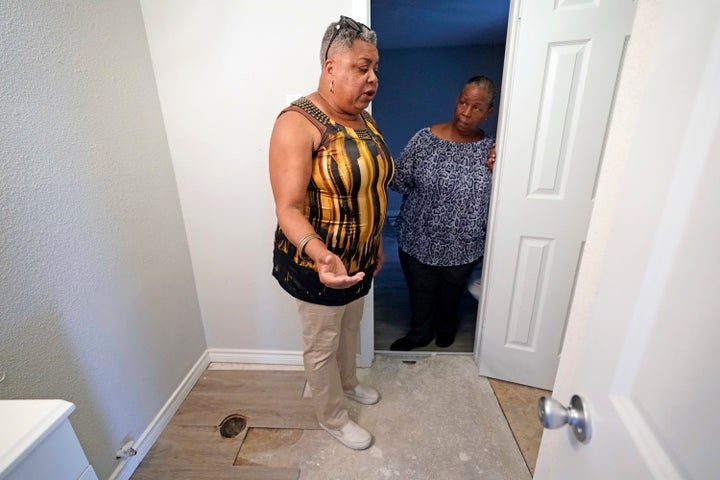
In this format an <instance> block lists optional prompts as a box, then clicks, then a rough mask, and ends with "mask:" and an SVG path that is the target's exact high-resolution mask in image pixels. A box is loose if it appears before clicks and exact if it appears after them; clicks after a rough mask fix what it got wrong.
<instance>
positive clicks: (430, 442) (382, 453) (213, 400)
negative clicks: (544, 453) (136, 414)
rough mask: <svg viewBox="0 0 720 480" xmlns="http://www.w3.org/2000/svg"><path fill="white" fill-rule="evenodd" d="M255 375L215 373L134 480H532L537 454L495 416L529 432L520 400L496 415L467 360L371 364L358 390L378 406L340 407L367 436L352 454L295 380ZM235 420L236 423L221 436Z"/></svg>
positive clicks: (487, 389)
mask: <svg viewBox="0 0 720 480" xmlns="http://www.w3.org/2000/svg"><path fill="white" fill-rule="evenodd" d="M238 368H240V370H238ZM256 368H262V369H263V370H257V369H253V366H247V365H222V364H220V365H218V364H213V365H211V367H210V368H209V369H208V370H207V371H206V372H205V374H204V375H203V377H202V378H201V379H200V380H199V381H198V383H197V384H196V385H195V387H194V388H193V390H192V391H191V392H190V394H189V395H188V397H187V398H186V399H185V401H184V402H183V404H182V405H181V407H180V408H179V410H178V412H177V413H176V414H175V416H174V417H173V419H172V420H171V422H170V424H169V425H168V426H167V428H166V429H165V431H164V432H163V433H162V435H161V436H160V438H159V439H158V441H157V442H156V444H155V445H154V446H153V447H152V449H151V450H150V452H149V453H148V455H147V456H146V457H145V459H144V460H143V461H142V463H141V464H140V466H139V467H138V469H137V471H136V472H135V474H134V475H133V477H132V478H133V479H135V480H139V479H171V478H172V479H178V478H182V479H220V480H222V479H226V478H234V479H254V480H258V479H274V480H285V479H288V480H289V479H292V480H326V479H327V480H330V479H337V478H343V479H345V478H347V479H356V478H358V479H359V478H366V479H385V478H398V479H413V480H441V479H447V480H465V479H470V478H480V477H481V478H485V479H498V480H500V479H502V480H507V479H513V480H514V479H518V480H525V479H530V478H531V471H532V469H533V467H534V458H535V457H534V454H535V453H536V451H535V453H532V452H531V453H530V455H528V454H527V452H521V448H520V447H519V446H518V443H517V442H516V439H517V438H518V433H517V432H518V431H519V430H516V431H511V429H510V426H509V425H508V421H506V417H505V415H503V411H505V412H506V414H507V413H508V412H512V414H513V415H516V414H519V417H518V418H520V421H521V423H522V422H526V423H533V422H531V421H530V419H529V418H523V414H522V413H521V412H522V411H523V408H522V406H520V405H519V404H518V400H519V399H520V397H519V396H515V397H513V396H512V395H509V396H504V397H503V396H502V395H501V396H499V397H498V399H500V398H505V401H506V402H507V401H510V402H511V403H513V404H514V406H509V405H510V403H506V405H503V409H502V410H501V408H500V405H499V404H498V400H497V399H496V396H495V394H494V392H493V389H492V388H491V386H490V382H489V381H488V380H487V379H486V378H484V377H479V376H478V375H477V368H476V366H475V364H474V362H473V360H472V357H471V356H468V355H428V356H425V357H424V358H420V359H418V360H416V361H408V360H403V359H401V358H397V357H393V356H386V355H378V356H377V357H376V360H375V363H374V365H373V366H372V367H371V368H368V369H360V370H359V371H358V372H359V373H358V375H359V376H360V379H361V381H363V382H366V383H368V384H371V385H374V386H376V387H377V388H378V389H379V390H380V392H381V394H382V399H381V401H380V402H379V403H378V404H376V405H371V406H364V405H359V404H357V403H355V402H351V401H349V400H348V401H347V402H348V403H347V404H348V407H349V409H350V414H351V417H353V418H354V419H356V420H358V421H359V423H361V424H362V425H364V426H366V427H367V428H368V429H369V430H370V431H371V432H372V433H373V435H374V443H373V445H372V446H371V447H370V448H369V449H368V450H365V451H360V452H358V451H353V450H350V449H348V448H346V447H344V446H342V445H341V444H340V443H339V442H337V441H336V440H335V439H333V438H332V437H330V436H329V435H328V434H327V433H326V432H324V431H322V430H319V427H318V426H317V423H316V421H315V418H314V414H313V412H312V408H311V405H310V399H309V398H307V396H306V395H304V394H303V392H304V386H305V381H304V373H303V372H302V370H301V369H299V368H298V367H276V368H275V369H274V370H268V368H270V367H269V366H267V365H265V366H257V367H256ZM280 368H286V369H285V370H281V369H280ZM287 368H291V369H290V370H287ZM534 402H536V399H534ZM532 410H533V416H534V415H535V414H534V410H535V409H534V407H533V408H532ZM232 415H236V416H242V418H240V417H238V418H239V420H238V421H236V422H233V421H230V422H226V423H225V424H224V428H221V425H223V420H224V419H226V418H227V417H229V416H232ZM509 418H511V417H510V416H508V419H509ZM532 420H533V421H534V423H535V424H538V422H537V420H536V419H534V418H533V419H532ZM538 425H539V424H538ZM223 435H225V437H226V438H224V437H223ZM538 440H539V437H538ZM536 445H537V444H535V445H534V446H533V447H532V448H533V449H535V450H536V448H537V446H536ZM523 455H524V456H523ZM526 461H527V462H529V463H526Z"/></svg>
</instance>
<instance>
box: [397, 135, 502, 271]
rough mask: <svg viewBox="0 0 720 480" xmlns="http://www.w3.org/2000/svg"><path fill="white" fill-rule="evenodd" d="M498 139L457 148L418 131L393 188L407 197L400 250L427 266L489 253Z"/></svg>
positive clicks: (402, 213)
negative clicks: (492, 156)
mask: <svg viewBox="0 0 720 480" xmlns="http://www.w3.org/2000/svg"><path fill="white" fill-rule="evenodd" d="M493 143H494V139H492V138H488V137H486V138H484V139H482V140H480V141H478V142H473V143H455V142H450V141H448V140H443V139H441V138H439V137H437V136H435V135H434V134H433V133H432V132H431V131H430V128H427V127H426V128H423V129H422V130H420V131H418V132H417V133H416V134H415V135H414V136H413V137H412V138H411V139H410V141H409V142H408V144H407V145H406V146H405V148H404V149H403V151H402V153H401V154H400V158H399V159H397V161H396V162H395V176H394V177H393V179H392V182H391V183H390V188H392V189H393V190H395V191H397V192H400V193H402V194H403V200H402V205H401V207H400V215H399V217H398V220H397V225H396V230H397V237H398V246H399V247H400V249H402V250H403V251H404V252H405V253H408V254H410V255H411V256H413V257H415V258H416V259H417V260H419V261H421V262H422V263H425V264H427V265H436V266H455V265H463V264H467V263H471V262H473V261H475V260H477V259H479V258H480V257H482V256H483V254H484V252H485V228H486V226H487V217H488V205H489V203H490V189H491V185H492V172H491V171H490V169H489V168H487V166H486V165H485V161H486V160H487V157H488V154H489V153H490V149H491V148H492V146H493Z"/></svg>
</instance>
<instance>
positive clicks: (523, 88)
mask: <svg viewBox="0 0 720 480" xmlns="http://www.w3.org/2000/svg"><path fill="white" fill-rule="evenodd" d="M635 6H636V3H635V2H634V1H633V0H604V1H600V2H598V1H595V0H514V1H512V2H511V12H510V21H509V24H510V28H509V33H508V45H507V53H506V60H505V71H504V74H503V92H502V98H501V107H500V120H501V124H500V126H499V137H498V152H499V154H498V166H497V168H496V172H495V175H494V177H495V178H494V179H493V203H492V207H491V208H492V215H491V219H490V224H489V226H488V241H487V248H486V261H485V268H484V273H483V292H482V299H483V301H482V302H481V306H480V310H479V312H478V328H477V331H478V332H481V333H480V335H477V338H476V346H475V355H476V360H477V362H478V364H479V368H480V374H481V375H485V376H489V377H495V378H501V379H504V380H509V381H512V382H516V383H521V384H524V385H532V386H535V387H541V388H545V389H549V388H550V387H551V386H552V384H553V381H554V379H555V373H556V370H557V364H558V360H559V356H560V346H561V344H562V340H563V336H564V331H565V324H566V320H567V317H568V312H569V306H570V302H571V299H572V296H573V290H574V285H575V280H576V275H577V271H578V267H579V262H580V258H581V255H582V252H583V246H584V241H585V235H586V233H587V228H588V223H589V219H590V214H591V211H592V207H593V197H594V193H595V185H596V181H597V173H598V171H599V163H600V158H601V156H602V151H603V147H604V141H605V136H606V128H607V124H608V119H609V115H610V110H611V105H612V102H613V97H614V94H615V90H616V85H617V79H618V72H619V69H620V66H621V65H622V58H623V54H624V51H625V45H626V42H627V37H628V35H629V33H630V30H631V27H632V20H633V16H634V12H635Z"/></svg>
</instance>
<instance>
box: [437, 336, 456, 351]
mask: <svg viewBox="0 0 720 480" xmlns="http://www.w3.org/2000/svg"><path fill="white" fill-rule="evenodd" d="M453 343H455V332H437V333H436V334H435V345H437V346H438V347H441V348H446V347H449V346H450V345H452V344H453Z"/></svg>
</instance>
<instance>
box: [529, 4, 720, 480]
mask: <svg viewBox="0 0 720 480" xmlns="http://www.w3.org/2000/svg"><path fill="white" fill-rule="evenodd" d="M719 27H720V4H718V3H717V2H712V5H711V3H710V2H706V3H704V4H703V5H699V4H693V5H692V6H690V5H688V4H687V2H682V1H680V0H664V1H651V0H644V1H641V2H640V4H639V6H638V12H637V20H636V23H635V26H634V28H633V32H632V39H631V40H630V43H629V46H628V55H627V62H626V66H625V67H624V69H623V70H624V73H623V78H622V82H621V85H620V89H619V93H618V102H617V106H616V108H615V111H614V113H613V120H612V124H611V127H610V132H609V136H608V142H607V151H606V155H605V159H604V161H603V170H602V177H601V180H600V182H599V184H598V192H597V199H596V206H595V209H594V211H593V216H592V220H591V223H590V228H589V232H588V239H587V247H586V250H585V254H584V258H583V264H582V267H581V269H580V273H579V276H578V285H577V290H576V295H575V299H574V300H573V305H572V312H571V315H570V321H569V325H568V332H567V339H566V342H565V347H564V351H563V356H562V360H561V362H560V368H559V370H558V377H557V378H558V379H557V382H556V383H555V385H554V387H553V388H554V394H553V396H554V397H555V398H556V399H557V400H559V401H561V402H563V403H565V402H567V400H568V399H569V398H570V396H571V395H573V394H579V395H581V396H582V397H583V398H584V400H585V401H586V404H587V407H588V411H589V413H590V418H591V423H592V430H593V431H592V439H591V440H590V442H589V443H587V444H580V443H578V442H577V441H575V440H574V438H573V437H572V436H571V435H570V432H569V430H558V431H546V432H545V433H544V435H543V439H542V444H541V448H540V454H539V457H538V463H537V467H536V470H535V477H534V478H536V479H537V480H546V479H547V480H551V479H552V480H554V479H566V478H583V479H587V480H595V479H597V480H600V479H607V478H617V479H625V478H628V479H633V480H644V479H659V478H662V479H710V478H720V461H718V459H717V448H716V445H717V440H716V438H715V437H716V436H717V431H718V430H720V419H719V418H718V416H717V415H716V414H715V411H714V406H715V405H717V404H718V402H720V382H718V380H717V379H718V378H720V362H718V360H717V347H716V345H715V344H716V343H717V339H718V338H720V322H718V318H720V295H718V288H717V275H718V272H719V271H720V248H718V245H720V210H719V209H718V206H720V189H719V188H718V185H720V162H718V158H720V110H718V108H717V106H718V105H720V91H719V90H718V89H717V85H720V61H719V59H720V28H719ZM680 86H681V87H680Z"/></svg>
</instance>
